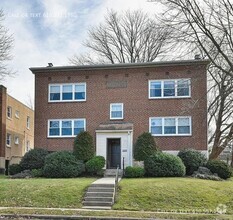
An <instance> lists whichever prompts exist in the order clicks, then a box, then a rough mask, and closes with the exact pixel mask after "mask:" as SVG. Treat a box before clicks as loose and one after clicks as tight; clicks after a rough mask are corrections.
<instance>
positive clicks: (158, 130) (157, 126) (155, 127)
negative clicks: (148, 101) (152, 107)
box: [151, 118, 162, 134]
mask: <svg viewBox="0 0 233 220" xmlns="http://www.w3.org/2000/svg"><path fill="white" fill-rule="evenodd" d="M151 133H152V134H162V118H156V119H152V120H151Z"/></svg>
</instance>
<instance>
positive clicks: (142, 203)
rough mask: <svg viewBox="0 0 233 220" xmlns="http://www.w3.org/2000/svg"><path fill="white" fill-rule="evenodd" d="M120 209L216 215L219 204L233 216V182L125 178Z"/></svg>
mask: <svg viewBox="0 0 233 220" xmlns="http://www.w3.org/2000/svg"><path fill="white" fill-rule="evenodd" d="M119 188H120V191H119V194H118V198H117V203H116V204H115V205H114V206H113V208H114V209H117V210H139V211H141V210H144V211H160V210H161V211H181V212H201V213H202V212H203V213H205V212H216V208H217V206H218V205H219V204H224V205H226V206H227V213H229V214H232V213H233V179H231V180H228V181H211V180H200V179H193V178H142V179H123V180H122V181H121V182H120V184H119Z"/></svg>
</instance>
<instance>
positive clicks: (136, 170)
mask: <svg viewBox="0 0 233 220" xmlns="http://www.w3.org/2000/svg"><path fill="white" fill-rule="evenodd" d="M144 174H145V170H144V168H142V167H131V166H129V167H126V169H125V177H127V178H138V177H143V176H144Z"/></svg>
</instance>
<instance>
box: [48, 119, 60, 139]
mask: <svg viewBox="0 0 233 220" xmlns="http://www.w3.org/2000/svg"><path fill="white" fill-rule="evenodd" d="M59 135H60V129H59V121H50V123H49V136H59Z"/></svg>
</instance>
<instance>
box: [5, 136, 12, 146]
mask: <svg viewBox="0 0 233 220" xmlns="http://www.w3.org/2000/svg"><path fill="white" fill-rule="evenodd" d="M7 135H10V139H9V140H10V144H7ZM6 146H7V147H11V134H10V133H7V134H6Z"/></svg>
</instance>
